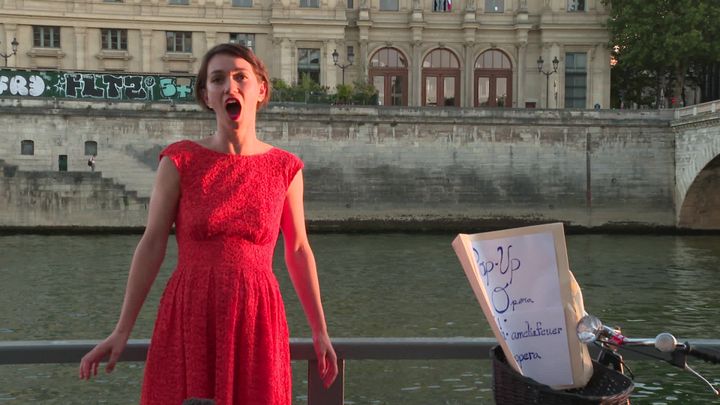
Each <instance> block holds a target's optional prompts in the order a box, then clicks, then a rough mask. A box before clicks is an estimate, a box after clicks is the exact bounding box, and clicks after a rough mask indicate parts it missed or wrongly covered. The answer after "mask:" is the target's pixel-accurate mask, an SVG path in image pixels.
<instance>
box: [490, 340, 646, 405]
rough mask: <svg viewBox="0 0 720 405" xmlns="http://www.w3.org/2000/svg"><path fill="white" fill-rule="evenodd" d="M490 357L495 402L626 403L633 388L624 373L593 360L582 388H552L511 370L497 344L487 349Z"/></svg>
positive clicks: (553, 404) (503, 404) (522, 404)
mask: <svg viewBox="0 0 720 405" xmlns="http://www.w3.org/2000/svg"><path fill="white" fill-rule="evenodd" d="M490 358H491V359H492V363H493V392H494V395H495V403H496V404H498V405H515V404H517V405H525V404H548V405H590V404H602V405H626V404H628V399H629V398H630V393H631V392H632V390H633V388H634V387H635V386H634V384H633V382H632V380H630V378H628V377H627V376H625V375H623V374H621V373H618V372H617V371H615V370H612V369H610V368H608V367H605V366H603V365H601V364H599V363H598V362H596V361H594V360H593V375H592V377H591V378H590V381H589V382H588V383H587V385H586V386H585V387H582V388H573V389H569V390H554V389H552V388H550V387H549V386H547V385H544V384H540V383H538V382H537V381H535V380H533V379H531V378H528V377H525V376H523V375H521V374H520V373H518V372H517V371H515V370H514V369H513V368H512V366H510V365H509V364H508V363H507V360H506V358H505V353H503V350H502V348H501V347H500V346H495V347H493V348H492V349H490Z"/></svg>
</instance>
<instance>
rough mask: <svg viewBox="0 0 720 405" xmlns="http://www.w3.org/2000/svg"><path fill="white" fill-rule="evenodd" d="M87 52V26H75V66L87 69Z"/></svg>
mask: <svg viewBox="0 0 720 405" xmlns="http://www.w3.org/2000/svg"><path fill="white" fill-rule="evenodd" d="M86 54H87V28H85V27H75V68H76V69H85V68H86V67H85V61H86V60H87V58H86Z"/></svg>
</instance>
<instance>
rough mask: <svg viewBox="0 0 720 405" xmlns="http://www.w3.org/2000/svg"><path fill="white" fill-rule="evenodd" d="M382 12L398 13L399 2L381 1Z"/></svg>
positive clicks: (392, 0) (394, 0) (396, 0)
mask: <svg viewBox="0 0 720 405" xmlns="http://www.w3.org/2000/svg"><path fill="white" fill-rule="evenodd" d="M380 11H398V0H380Z"/></svg>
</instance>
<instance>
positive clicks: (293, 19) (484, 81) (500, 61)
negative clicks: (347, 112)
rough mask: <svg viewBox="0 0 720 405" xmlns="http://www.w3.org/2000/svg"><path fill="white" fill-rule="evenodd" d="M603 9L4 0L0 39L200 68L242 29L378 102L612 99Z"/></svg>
mask: <svg viewBox="0 0 720 405" xmlns="http://www.w3.org/2000/svg"><path fill="white" fill-rule="evenodd" d="M607 15H608V14H607V10H606V9H605V6H604V5H603V4H602V1H601V0H542V1H541V0H0V52H2V53H12V45H11V44H12V42H13V39H16V40H17V43H18V44H19V45H18V47H17V54H15V55H13V56H10V57H9V58H8V59H6V64H7V66H8V67H10V68H12V67H17V68H26V69H62V70H90V71H124V72H142V73H162V72H165V73H194V72H196V71H197V69H198V65H199V63H200V58H201V56H202V54H203V53H204V52H205V50H207V49H208V48H210V47H211V46H213V45H214V44H217V43H221V42H227V41H238V42H244V43H246V44H248V45H249V46H251V47H252V48H253V49H254V50H255V52H256V53H257V54H258V55H259V56H260V57H262V58H263V59H264V60H265V61H266V62H267V64H268V67H269V69H270V73H271V76H272V77H273V78H282V79H283V80H285V81H286V82H289V83H294V82H297V80H298V78H299V77H300V76H301V75H303V74H305V73H307V74H308V75H309V76H310V77H311V78H313V79H314V80H316V81H317V82H319V83H320V84H322V85H324V86H327V87H329V88H331V89H334V88H335V86H336V85H337V84H340V83H341V82H343V81H345V82H346V83H350V82H353V81H355V80H363V81H369V82H371V83H373V84H374V85H375V86H376V87H377V88H378V90H379V94H380V97H379V103H380V104H382V105H407V106H433V105H438V106H443V105H455V106H462V107H474V106H478V107H482V106H505V107H519V108H525V107H548V108H593V107H597V106H600V107H601V108H607V107H608V106H609V102H610V58H609V52H608V49H607V47H606V45H607V41H608V34H607V31H606V29H605V27H604V22H605V20H606V19H607ZM333 54H335V55H333ZM333 56H335V57H336V58H337V61H335V60H334V58H333ZM539 58H542V60H543V61H544V66H543V69H544V71H545V72H548V73H549V72H553V64H552V62H551V61H553V60H555V58H557V61H558V63H557V72H556V73H555V72H553V73H551V74H550V75H549V76H546V75H544V74H543V73H540V72H539V71H538V59H539ZM350 61H352V64H350V65H349V66H347V65H348V64H349V62H350ZM336 62H337V64H336Z"/></svg>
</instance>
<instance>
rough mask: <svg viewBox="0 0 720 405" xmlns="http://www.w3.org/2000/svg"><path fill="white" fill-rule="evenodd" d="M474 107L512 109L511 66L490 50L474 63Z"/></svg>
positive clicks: (493, 50) (503, 58) (503, 55)
mask: <svg viewBox="0 0 720 405" xmlns="http://www.w3.org/2000/svg"><path fill="white" fill-rule="evenodd" d="M475 107H512V64H511V63H510V58H508V57H507V55H505V54H504V53H503V52H501V51H498V50H495V49H491V50H489V51H486V52H483V53H482V54H480V56H478V58H477V60H476V61H475Z"/></svg>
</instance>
